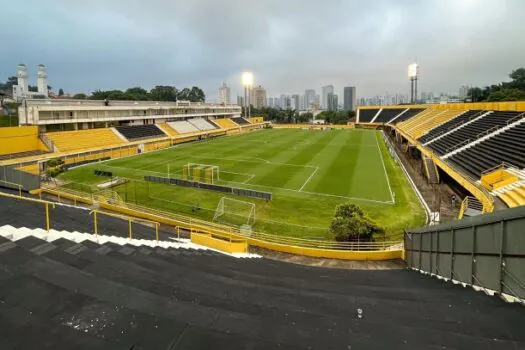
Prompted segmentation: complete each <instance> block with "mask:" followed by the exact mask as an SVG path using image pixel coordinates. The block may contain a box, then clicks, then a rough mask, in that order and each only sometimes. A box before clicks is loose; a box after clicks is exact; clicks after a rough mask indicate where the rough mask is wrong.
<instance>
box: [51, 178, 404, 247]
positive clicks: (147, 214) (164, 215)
mask: <svg viewBox="0 0 525 350" xmlns="http://www.w3.org/2000/svg"><path fill="white" fill-rule="evenodd" d="M42 189H43V191H45V192H47V193H50V194H53V195H57V194H58V193H61V197H62V198H66V197H67V196H70V197H71V198H76V199H77V200H78V198H79V197H83V198H85V200H86V201H91V202H92V203H93V200H94V199H93V198H92V197H91V196H90V195H89V194H88V193H85V192H80V191H75V190H71V189H64V188H54V189H53V188H47V187H43V188H42ZM99 204H100V207H103V208H105V209H107V210H111V211H117V212H119V213H124V214H125V215H129V216H134V217H140V218H142V219H147V220H151V221H155V222H160V223H164V224H168V225H170V226H173V227H177V228H178V230H180V229H185V230H188V231H191V230H195V231H197V232H203V233H209V234H214V235H218V236H222V237H224V238H227V239H247V240H248V242H249V243H250V244H251V245H255V246H263V245H266V244H267V243H271V244H276V245H286V246H295V247H301V248H306V249H323V250H336V251H337V250H341V251H363V252H367V251H390V250H399V249H401V248H399V244H400V242H399V241H381V242H335V241H325V240H316V239H306V238H297V237H290V236H281V235H275V234H269V233H262V232H251V233H244V232H241V231H240V230H239V229H238V228H236V227H233V226H227V225H223V224H218V223H214V222H209V221H205V220H200V219H195V218H191V217H187V216H184V215H180V214H175V213H171V212H165V211H161V210H157V209H152V208H148V207H144V206H141V205H137V204H132V203H126V206H125V207H124V206H120V205H118V204H106V203H103V202H100V203H99ZM178 232H180V231H178ZM259 243H260V244H259Z"/></svg>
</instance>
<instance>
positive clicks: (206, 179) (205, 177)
mask: <svg viewBox="0 0 525 350" xmlns="http://www.w3.org/2000/svg"><path fill="white" fill-rule="evenodd" d="M219 175H220V171H219V166H218V165H212V164H199V163H187V164H184V166H183V167H182V179H183V180H189V181H195V182H202V183H207V184H215V183H217V181H219V179H220V177H219Z"/></svg>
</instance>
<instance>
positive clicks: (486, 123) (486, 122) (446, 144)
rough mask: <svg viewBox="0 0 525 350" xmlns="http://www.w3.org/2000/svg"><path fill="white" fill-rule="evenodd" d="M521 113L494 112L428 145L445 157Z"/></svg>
mask: <svg viewBox="0 0 525 350" xmlns="http://www.w3.org/2000/svg"><path fill="white" fill-rule="evenodd" d="M519 114H520V112H507V111H494V112H492V113H490V114H487V115H485V116H483V117H481V118H480V119H478V120H476V121H474V122H472V123H470V124H468V125H465V126H463V127H461V128H459V129H457V130H455V131H454V132H452V133H450V134H448V135H445V136H443V137H441V138H439V139H437V140H435V141H434V142H431V143H430V144H428V147H430V148H431V149H432V150H433V151H434V152H436V153H438V154H439V155H445V154H447V153H449V152H452V151H453V150H454V149H456V148H458V147H460V146H461V145H463V144H467V143H468V142H472V141H475V140H476V139H477V138H479V137H481V136H483V134H484V133H486V132H490V130H495V129H496V128H499V127H502V126H505V125H507V122H508V121H509V120H511V119H513V118H515V117H516V116H517V115H519Z"/></svg>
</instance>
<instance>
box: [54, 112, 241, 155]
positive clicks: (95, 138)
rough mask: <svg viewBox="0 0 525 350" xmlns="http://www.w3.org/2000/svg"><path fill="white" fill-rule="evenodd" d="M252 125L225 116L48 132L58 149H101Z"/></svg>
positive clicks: (239, 119) (62, 150)
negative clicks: (134, 142)
mask: <svg viewBox="0 0 525 350" xmlns="http://www.w3.org/2000/svg"><path fill="white" fill-rule="evenodd" d="M249 124H251V123H250V122H249V121H248V120H246V119H244V118H222V119H213V120H211V119H210V120H207V119H204V118H194V119H188V120H181V121H174V122H167V123H161V124H145V125H120V126H116V127H114V128H101V129H89V130H75V131H60V132H49V133H46V134H45V137H47V138H48V139H49V140H50V141H51V142H52V143H53V144H54V146H55V151H60V152H69V151H77V150H85V149H90V148H98V147H101V146H119V145H124V144H126V143H127V142H128V141H140V140H148V139H156V138H165V137H168V136H169V137H175V136H177V135H183V134H191V133H198V132H202V131H210V130H216V129H224V128H234V127H239V125H249Z"/></svg>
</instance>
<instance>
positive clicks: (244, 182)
mask: <svg viewBox="0 0 525 350" xmlns="http://www.w3.org/2000/svg"><path fill="white" fill-rule="evenodd" d="M254 177H255V175H252V176H251V177H250V178H249V179H246V180H244V181H243V184H246V183H248V181H250V180H251V179H253V178H254Z"/></svg>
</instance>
